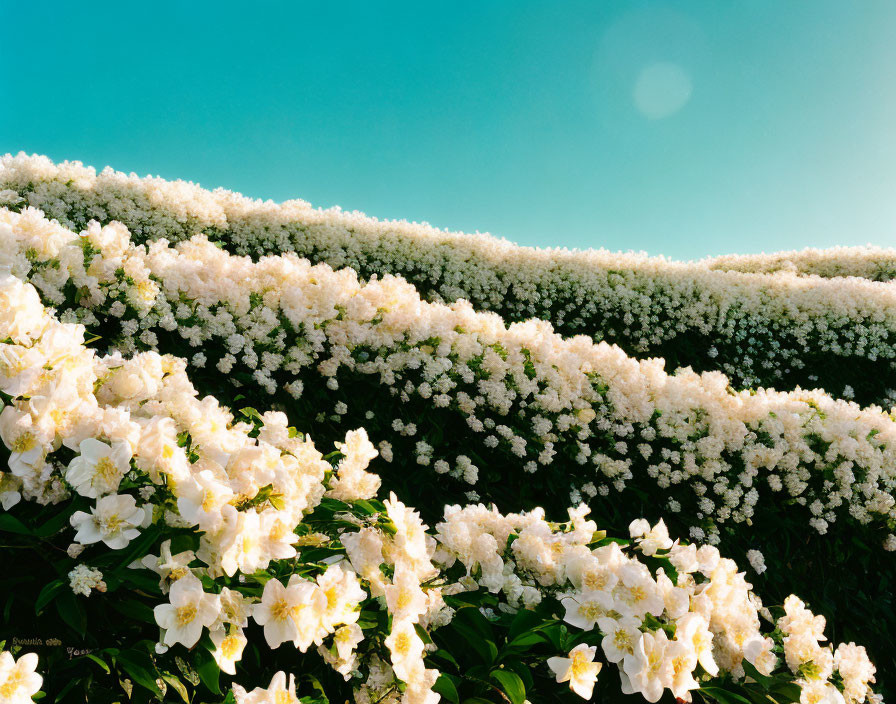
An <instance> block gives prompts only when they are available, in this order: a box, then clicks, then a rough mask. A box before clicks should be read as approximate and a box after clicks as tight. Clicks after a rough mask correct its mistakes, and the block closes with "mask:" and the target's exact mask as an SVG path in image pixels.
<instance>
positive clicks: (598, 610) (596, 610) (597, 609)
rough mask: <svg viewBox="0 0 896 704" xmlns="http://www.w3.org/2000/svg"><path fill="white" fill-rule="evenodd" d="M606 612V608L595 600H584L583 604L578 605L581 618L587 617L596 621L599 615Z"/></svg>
mask: <svg viewBox="0 0 896 704" xmlns="http://www.w3.org/2000/svg"><path fill="white" fill-rule="evenodd" d="M605 613H606V609H604V607H603V606H601V605H600V604H598V603H597V602H596V601H586V602H585V603H584V604H581V605H580V606H579V615H581V616H582V617H583V618H586V619H588V620H589V621H597V619H599V618H600V617H601V616H603V615H604V614H605Z"/></svg>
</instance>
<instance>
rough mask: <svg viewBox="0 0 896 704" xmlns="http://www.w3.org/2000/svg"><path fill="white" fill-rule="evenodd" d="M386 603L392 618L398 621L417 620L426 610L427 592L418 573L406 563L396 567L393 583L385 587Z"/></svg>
mask: <svg viewBox="0 0 896 704" xmlns="http://www.w3.org/2000/svg"><path fill="white" fill-rule="evenodd" d="M385 591H386V604H387V605H388V607H389V613H391V614H392V618H393V619H395V620H398V621H402V620H405V619H408V620H410V621H414V622H415V621H417V619H418V618H419V617H420V615H421V614H423V613H425V612H426V608H427V603H426V594H425V593H424V592H423V590H422V589H421V588H420V580H419V578H418V577H417V574H416V573H415V572H414V571H413V570H412V569H410V568H409V567H408V566H407V565H406V564H403V563H401V564H399V565H397V566H396V567H395V575H394V577H393V578H392V584H390V585H389V586H387V587H386V588H385Z"/></svg>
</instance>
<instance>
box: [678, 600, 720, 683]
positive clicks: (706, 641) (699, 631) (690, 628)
mask: <svg viewBox="0 0 896 704" xmlns="http://www.w3.org/2000/svg"><path fill="white" fill-rule="evenodd" d="M675 640H677V641H680V642H682V643H685V644H687V646H688V647H689V648H690V649H691V650H693V651H694V653H695V654H696V656H697V660H698V661H699V663H700V665H701V667H702V668H703V669H704V670H706V672H708V673H709V674H710V675H712V676H713V677H715V676H716V675H717V674H718V672H719V666H718V665H717V664H716V661H715V660H714V659H713V656H712V633H711V632H710V630H709V624H708V623H707V622H706V619H704V618H703V616H701V615H700V614H697V613H689V614H685V615H684V616H682V617H681V618H680V619H678V620H677V621H676V622H675Z"/></svg>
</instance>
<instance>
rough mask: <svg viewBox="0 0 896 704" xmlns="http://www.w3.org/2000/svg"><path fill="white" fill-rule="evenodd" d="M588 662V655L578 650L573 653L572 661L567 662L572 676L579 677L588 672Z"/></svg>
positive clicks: (589, 662)
mask: <svg viewBox="0 0 896 704" xmlns="http://www.w3.org/2000/svg"><path fill="white" fill-rule="evenodd" d="M590 664H591V661H590V660H589V659H588V656H587V655H585V653H583V652H581V651H579V652H578V653H573V655H572V662H571V663H570V664H569V670H570V672H571V673H572V676H573V677H580V676H582V675H584V674H585V673H586V672H588V666H589V665H590Z"/></svg>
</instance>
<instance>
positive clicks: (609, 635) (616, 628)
mask: <svg viewBox="0 0 896 704" xmlns="http://www.w3.org/2000/svg"><path fill="white" fill-rule="evenodd" d="M597 624H598V626H599V627H600V631H601V633H603V634H604V637H603V640H602V641H601V643H600V647H601V648H602V649H603V651H604V656H605V657H606V658H607V660H609V661H610V662H622V660H623V659H624V658H625V657H626V656H628V655H631V654H632V653H634V652H635V646H636V645H637V644H638V641H639V640H640V638H641V631H640V628H641V620H640V619H637V618H634V617H633V616H622V617H621V618H618V619H616V618H610V617H609V616H604V617H603V618H599V619H598V620H597Z"/></svg>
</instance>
